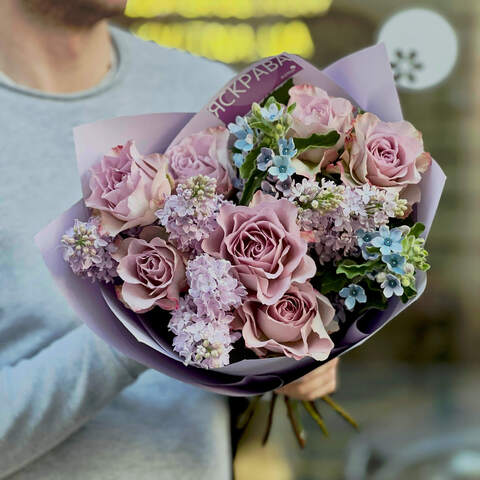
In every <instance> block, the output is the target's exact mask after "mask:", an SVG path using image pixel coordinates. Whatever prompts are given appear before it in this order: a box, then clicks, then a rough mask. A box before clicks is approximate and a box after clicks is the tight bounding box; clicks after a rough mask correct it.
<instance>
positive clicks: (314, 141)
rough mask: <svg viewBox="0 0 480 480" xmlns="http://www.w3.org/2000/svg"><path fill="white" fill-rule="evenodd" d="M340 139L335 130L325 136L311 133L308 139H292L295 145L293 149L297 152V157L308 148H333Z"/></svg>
mask: <svg viewBox="0 0 480 480" xmlns="http://www.w3.org/2000/svg"><path fill="white" fill-rule="evenodd" d="M339 138H340V135H339V134H338V132H336V131H335V130H332V131H331V132H328V133H326V134H325V135H318V134H317V133H313V134H312V135H310V136H309V137H308V138H299V137H294V138H293V141H294V143H295V147H296V148H297V150H298V155H300V154H301V153H302V152H304V151H305V150H308V149H309V148H317V147H326V148H328V147H333V146H334V145H335V144H336V143H337V142H338V139H339Z"/></svg>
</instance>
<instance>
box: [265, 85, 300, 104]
mask: <svg viewBox="0 0 480 480" xmlns="http://www.w3.org/2000/svg"><path fill="white" fill-rule="evenodd" d="M292 87H293V79H291V78H289V79H288V80H287V81H286V82H285V83H284V84H283V85H281V86H280V87H278V88H277V89H276V90H274V91H273V92H272V94H271V96H270V97H268V98H267V99H265V100H264V101H263V102H262V103H261V106H262V107H263V106H268V105H267V102H268V101H269V100H270V98H272V97H273V98H274V99H275V100H276V101H277V102H278V103H281V104H282V105H287V104H288V101H289V100H290V95H289V94H288V91H289V90H290V89H291V88H292Z"/></svg>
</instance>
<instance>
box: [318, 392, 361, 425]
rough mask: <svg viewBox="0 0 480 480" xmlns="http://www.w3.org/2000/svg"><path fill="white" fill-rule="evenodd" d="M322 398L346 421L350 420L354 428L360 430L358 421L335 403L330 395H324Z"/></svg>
mask: <svg viewBox="0 0 480 480" xmlns="http://www.w3.org/2000/svg"><path fill="white" fill-rule="evenodd" d="M322 400H323V401H324V402H325V403H326V404H327V405H329V406H330V407H332V408H333V409H334V410H335V411H336V412H337V413H338V414H339V415H340V416H341V417H342V418H343V419H344V420H345V421H346V422H348V423H349V424H350V425H351V426H352V427H353V428H355V429H356V430H359V426H358V423H357V422H356V421H355V420H354V419H353V418H352V417H351V415H350V414H349V413H348V412H346V411H345V410H344V409H343V408H342V407H341V406H340V405H338V404H337V403H335V402H334V401H333V400H332V398H331V397H330V396H329V395H325V396H324V397H322Z"/></svg>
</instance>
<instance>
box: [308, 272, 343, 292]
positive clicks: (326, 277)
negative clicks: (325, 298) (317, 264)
mask: <svg viewBox="0 0 480 480" xmlns="http://www.w3.org/2000/svg"><path fill="white" fill-rule="evenodd" d="M348 283H349V280H348V278H347V277H345V276H344V275H338V274H337V273H336V272H334V271H332V270H330V269H328V270H327V269H326V270H324V271H322V272H321V273H317V276H316V279H315V286H316V287H317V290H319V291H320V293H322V294H323V295H326V294H327V293H332V292H335V293H338V292H339V291H340V290H341V289H342V288H343V287H345V286H346V285H347V284H348Z"/></svg>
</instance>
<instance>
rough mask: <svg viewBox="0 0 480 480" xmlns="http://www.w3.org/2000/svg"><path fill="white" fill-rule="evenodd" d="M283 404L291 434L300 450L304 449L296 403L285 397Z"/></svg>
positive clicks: (303, 437) (303, 438)
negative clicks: (291, 430) (290, 426)
mask: <svg viewBox="0 0 480 480" xmlns="http://www.w3.org/2000/svg"><path fill="white" fill-rule="evenodd" d="M284 398H285V404H286V406H287V413H288V418H289V419H290V423H291V425H292V429H293V433H294V434H295V437H296V438H297V442H298V445H299V446H300V448H304V447H305V444H306V437H305V430H304V428H303V425H302V424H301V421H300V417H299V415H298V402H297V401H296V400H292V399H290V398H289V397H287V396H286V395H285V397H284Z"/></svg>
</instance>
